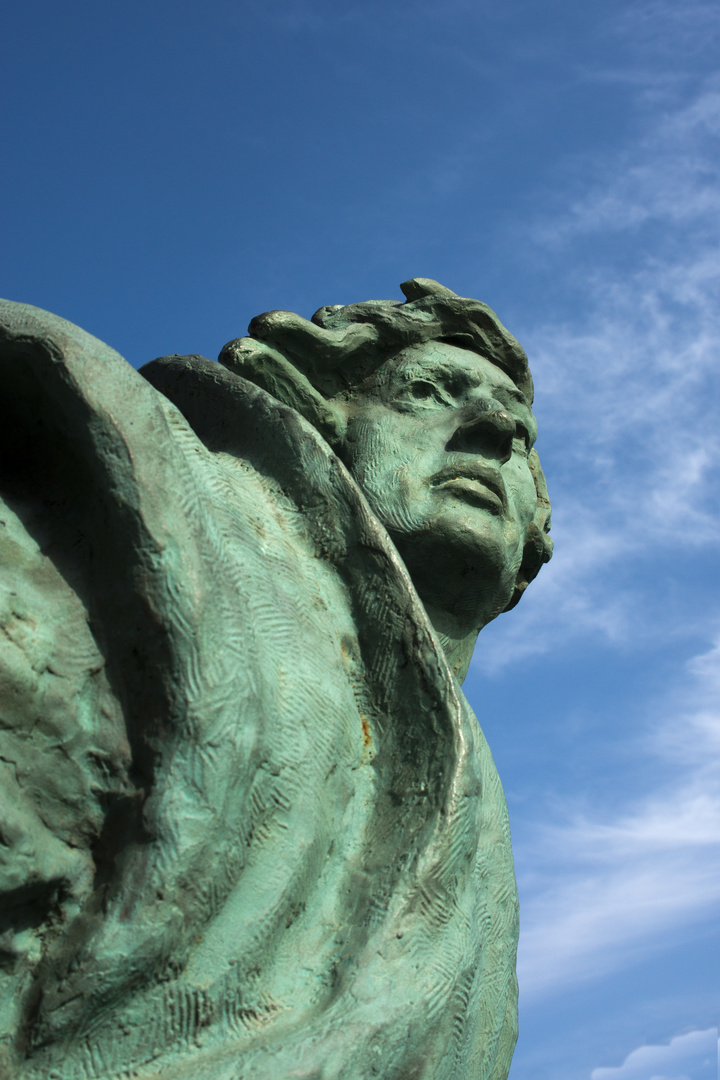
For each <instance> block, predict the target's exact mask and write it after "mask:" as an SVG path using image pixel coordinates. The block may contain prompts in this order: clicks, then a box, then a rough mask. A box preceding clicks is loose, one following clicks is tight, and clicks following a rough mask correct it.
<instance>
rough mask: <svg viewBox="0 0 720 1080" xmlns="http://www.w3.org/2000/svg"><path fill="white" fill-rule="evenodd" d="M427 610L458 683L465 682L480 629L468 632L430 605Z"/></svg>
mask: <svg viewBox="0 0 720 1080" xmlns="http://www.w3.org/2000/svg"><path fill="white" fill-rule="evenodd" d="M425 610H426V611H427V614H428V618H429V619H430V622H431V623H432V625H433V629H434V630H435V633H436V634H437V636H438V638H439V640H440V644H441V645H442V648H443V652H444V653H445V659H446V660H447V662H448V664H449V666H450V670H451V671H452V673H453V675H454V676H455V677H456V679H457V680H458V682H460V683H462V682H464V681H465V676H466V675H467V673H468V668H469V667H470V661H471V660H472V656H473V652H474V651H475V643H476V642H477V637H478V634H479V633H480V628H479V627H474V628H473V629H472V630H469V631H468V630H467V629H466V628H463V627H461V626H458V625H457V624H456V623H455V620H453V619H451V618H449V617H448V615H447V613H446V612H442V611H437V610H433V609H432V608H430V607H429V606H428V605H425Z"/></svg>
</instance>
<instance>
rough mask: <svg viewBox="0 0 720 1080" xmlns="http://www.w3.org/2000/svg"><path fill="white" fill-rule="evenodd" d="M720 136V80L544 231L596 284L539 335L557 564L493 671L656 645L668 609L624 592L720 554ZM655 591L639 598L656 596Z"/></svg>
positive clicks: (532, 335)
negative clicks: (699, 557) (594, 640)
mask: <svg viewBox="0 0 720 1080" xmlns="http://www.w3.org/2000/svg"><path fill="white" fill-rule="evenodd" d="M718 136H720V82H718V81H717V80H715V81H711V82H709V83H706V84H705V86H704V87H703V88H702V89H701V90H700V91H699V92H698V93H697V94H696V95H695V97H694V98H693V99H692V100H688V101H686V102H684V103H683V104H682V105H680V106H678V105H676V106H675V107H674V108H672V109H670V110H664V111H661V112H660V113H659V114H657V115H656V116H655V119H654V121H653V124H652V125H651V129H650V130H648V132H647V134H646V136H645V138H644V139H643V140H641V141H640V142H639V143H638V144H637V145H636V146H635V147H634V148H633V149H632V151H626V152H624V153H623V155H622V156H620V157H618V158H617V159H616V160H615V161H614V162H612V163H610V165H609V166H607V172H606V176H605V180H604V181H603V182H602V183H601V182H597V183H596V184H595V185H594V186H593V187H592V189H591V190H590V191H589V192H588V193H586V194H585V195H584V196H583V197H582V198H578V199H577V200H576V201H575V204H574V206H573V207H572V209H571V210H570V211H569V212H567V213H565V214H563V215H560V216H557V217H556V218H555V219H553V221H552V222H549V221H545V222H544V223H543V226H542V228H541V229H539V231H538V233H537V239H538V241H539V242H541V243H546V242H547V239H548V237H549V236H552V239H553V241H554V242H556V243H557V244H558V245H560V248H559V253H558V272H561V269H560V268H561V267H562V264H563V262H565V263H567V264H568V265H569V266H571V267H575V269H574V270H573V273H574V274H575V275H576V276H579V277H582V279H583V282H584V284H583V287H582V289H580V288H579V286H575V294H576V296H577V303H576V311H577V314H574V315H573V316H572V317H571V318H566V319H565V321H564V322H563V323H562V324H558V323H557V322H554V323H553V322H548V323H547V324H546V325H544V326H535V327H530V328H529V332H525V333H524V334H523V343H524V344H525V345H526V348H527V349H528V353H529V354H530V357H531V363H532V366H533V371H534V373H535V376H536V383H537V385H538V387H539V400H538V405H537V408H538V412H539V415H540V420H541V435H540V441H539V450H540V454H541V458H542V459H543V462H544V464H545V468H546V472H547V474H548V481H549V486H550V495H551V499H552V500H553V505H554V511H553V533H554V536H555V538H556V558H555V560H554V562H553V563H552V564H551V566H550V567H549V568H548V569H546V570H544V571H543V575H541V578H540V579H539V581H538V582H537V583H535V584H534V585H533V586H532V599H531V600H530V599H529V598H528V600H527V601H523V603H524V604H525V605H526V607H525V613H524V618H523V619H522V620H518V619H517V617H514V622H513V625H512V626H510V625H502V624H500V625H498V627H497V628H495V627H494V628H493V631H492V633H491V634H488V635H486V639H487V640H486V641H484V642H483V649H482V650H480V652H479V656H478V661H477V663H478V666H482V668H484V669H485V670H486V671H490V670H495V669H497V668H498V667H501V666H503V665H504V664H505V663H507V661H508V658H509V657H511V656H512V657H517V656H519V655H525V654H527V653H528V652H530V653H532V652H537V651H541V650H543V649H545V650H548V649H556V648H557V647H558V645H559V644H560V643H561V642H562V641H563V640H565V639H566V638H567V637H568V636H572V637H573V638H575V639H577V637H578V635H582V634H590V635H597V634H600V635H602V636H604V637H605V638H606V639H607V640H615V641H627V640H628V638H629V637H632V639H633V640H634V641H636V642H639V641H642V639H643V638H644V637H645V635H650V636H652V634H653V633H657V632H659V631H660V629H661V627H660V624H658V623H657V621H656V614H657V613H656V611H654V610H653V609H652V606H651V605H647V604H646V605H645V608H643V604H641V603H638V595H637V593H636V592H632V591H630V592H629V591H628V590H627V588H626V587H625V585H623V587H622V589H620V588H618V589H612V587H610V588H609V589H608V586H607V582H608V580H610V581H612V576H613V574H615V575H618V574H620V573H621V572H622V570H623V568H624V569H625V570H627V568H628V567H629V566H630V565H631V564H632V560H633V559H634V560H644V562H645V568H646V570H649V569H650V568H651V566H652V564H653V560H655V559H656V558H657V557H658V556H661V555H662V554H663V552H665V553H670V552H672V551H680V550H682V551H684V552H687V551H688V550H692V549H695V550H698V549H699V548H702V547H707V546H717V545H718V542H720V464H719V463H720V430H719V429H718V425H717V419H716V418H717V414H718V410H719V409H720V305H719V304H718V302H717V297H718V295H720V183H718V181H719V180H720V168H719V167H718V165H717V162H718V161H720V157H719V156H718V154H717V150H718V149H719V147H718V145H717V144H718V141H719V140H718ZM649 224H652V229H651V230H650V232H648V233H647V235H643V238H642V242H639V241H638V240H637V234H638V230H639V229H641V228H642V227H643V226H646V225H647V226H648V227H649ZM611 235H616V236H617V237H618V246H617V248H613V250H612V251H611V252H610V253H608V251H607V241H608V237H609V236H611ZM588 244H590V249H589V252H588ZM593 245H594V246H593ZM603 245H605V246H603ZM588 265H590V266H592V269H591V270H588V269H587V267H588ZM566 272H567V271H566ZM642 577H643V575H638V584H637V588H638V589H641V590H642V589H644V590H645V591H646V593H648V595H649V594H650V593H651V592H653V591H656V586H655V582H654V581H651V575H650V574H648V573H646V574H645V576H644V582H643V581H641V580H640V578H642ZM600 582H602V584H600ZM662 632H663V633H677V625H675V626H670V625H669V623H668V625H666V626H665V627H664V628H662Z"/></svg>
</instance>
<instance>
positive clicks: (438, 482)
mask: <svg viewBox="0 0 720 1080" xmlns="http://www.w3.org/2000/svg"><path fill="white" fill-rule="evenodd" d="M430 485H431V487H433V488H435V489H436V490H438V491H449V492H450V493H451V494H452V495H455V496H456V497H457V498H458V499H462V500H463V501H464V502H469V503H472V504H473V505H474V506H482V507H483V508H484V509H487V510H490V511H491V512H492V513H493V514H503V513H504V512H505V510H506V509H507V493H506V491H505V484H504V482H503V478H502V476H501V475H500V473H499V472H498V471H497V470H496V469H493V468H492V467H491V466H489V465H483V464H481V463H480V462H479V461H466V462H462V463H459V464H457V465H449V466H447V467H446V468H445V469H442V470H441V471H440V472H439V473H435V475H434V476H432V477H431V478H430Z"/></svg>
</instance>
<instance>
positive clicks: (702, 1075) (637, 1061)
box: [591, 1028, 718, 1080]
mask: <svg viewBox="0 0 720 1080" xmlns="http://www.w3.org/2000/svg"><path fill="white" fill-rule="evenodd" d="M717 1063H718V1029H717V1028H707V1029H706V1030H705V1031H689V1032H687V1034H685V1035H676V1036H675V1038H674V1039H671V1040H670V1042H669V1043H668V1044H665V1045H661V1046H639V1047H638V1048H637V1049H636V1050H633V1051H632V1053H631V1054H628V1056H627V1057H626V1058H625V1061H624V1062H623V1064H622V1065H620V1066H618V1068H615V1069H612V1068H611V1069H607V1068H601V1069H593V1071H592V1076H591V1080H712V1078H714V1077H715V1076H716V1075H717V1073H716V1069H717Z"/></svg>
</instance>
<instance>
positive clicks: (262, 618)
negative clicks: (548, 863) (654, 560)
mask: <svg viewBox="0 0 720 1080" xmlns="http://www.w3.org/2000/svg"><path fill="white" fill-rule="evenodd" d="M403 291H404V292H405V295H406V302H405V303H396V302H391V301H383V302H371V303H365V304H355V305H350V306H347V307H339V306H336V307H327V308H321V309H320V311H319V312H317V313H316V315H315V316H314V317H313V320H312V321H311V322H309V321H306V320H304V319H301V318H300V317H299V316H296V315H292V314H291V313H288V312H270V313H268V314H266V315H263V316H259V317H258V318H257V319H254V320H253V322H252V323H251V325H250V336H249V337H246V338H241V339H238V340H236V341H233V342H230V343H229V344H228V345H227V346H225V348H224V349H223V351H222V353H221V355H220V360H221V363H220V364H216V363H213V362H211V361H209V360H206V359H204V358H202V357H197V356H189V357H181V356H174V357H165V358H163V359H161V360H156V361H153V363H151V364H149V365H147V366H146V367H145V368H144V369H143V370H142V371H141V372H140V373H138V372H136V371H134V370H133V369H132V368H130V366H129V365H128V364H127V363H126V362H125V361H124V360H123V359H122V357H120V356H119V355H118V354H117V353H115V352H114V351H113V350H111V349H110V348H108V347H107V346H106V345H104V344H103V343H102V342H100V341H98V340H97V339H95V338H93V337H91V336H90V335H88V334H86V333H84V332H83V331H82V330H80V329H78V328H77V327H75V326H73V325H71V324H70V323H67V322H65V321H64V320H62V319H59V318H57V317H56V316H53V315H49V314H47V313H46V312H43V311H40V310H38V309H36V308H32V307H28V306H26V305H21V304H13V303H8V302H1V303H0V366H1V367H2V385H3V388H4V393H3V398H2V403H1V404H0V466H1V467H0V495H1V496H2V501H0V630H1V631H2V632H1V633H0V776H1V777H2V785H1V788H0V921H1V925H0V934H1V936H0V1076H3V1077H19V1078H22V1080H40V1078H42V1080H52V1078H57V1080H89V1078H117V1080H119V1078H120V1077H126V1076H127V1077H129V1076H133V1077H139V1078H147V1080H149V1078H154V1080H161V1078H162V1080H170V1078H177V1080H191V1078H192V1080H195V1078H197V1080H200V1078H211V1080H240V1078H243V1080H245V1078H248V1080H250V1078H252V1080H284V1078H289V1077H294V1078H308V1080H309V1078H313V1080H315V1078H317V1080H319V1078H321V1077H322V1078H324V1080H331V1078H340V1077H343V1078H345V1077H347V1078H350V1077H352V1078H353V1080H363V1078H367V1080H370V1078H377V1077H381V1078H384V1080H390V1078H393V1080H411V1078H421V1077H422V1078H427V1080H464V1078H467V1080H471V1078H472V1080H505V1078H506V1077H507V1073H508V1070H509V1066H510V1058H511V1055H512V1050H513V1047H514V1043H515V1037H516V981H515V949H516V943H517V900H516V892H515V880H514V874H513V867H512V856H511V850H510V839H509V830H508V823H507V811H506V807H505V800H504V797H503V793H502V788H501V786H500V782H499V779H498V777H497V773H496V770H495V767H494V765H493V762H492V758H491V755H490V752H489V750H488V747H487V744H486V743H485V740H484V738H483V736H482V732H481V730H480V727H479V726H478V723H477V721H476V719H475V717H474V715H473V713H472V711H471V710H470V708H469V706H468V704H467V702H466V700H465V698H464V696H463V694H462V691H461V688H460V683H461V681H462V679H463V678H464V675H465V673H466V671H467V667H468V664H469V662H470V658H471V655H472V651H473V648H474V646H475V641H476V638H477V634H478V632H479V630H480V629H481V628H482V627H483V626H484V625H485V624H486V623H487V622H489V621H490V620H491V619H492V618H494V617H495V616H496V615H498V614H499V613H500V612H502V611H505V610H507V609H508V608H510V607H512V606H513V605H514V604H515V603H516V602H517V600H518V599H519V597H520V595H521V593H522V591H523V589H524V588H525V586H526V585H527V584H528V582H529V581H530V580H532V578H533V577H534V576H535V574H536V573H537V571H538V570H539V568H540V566H541V565H542V563H543V562H544V561H546V560H547V558H549V555H550V542H549V540H548V538H547V530H548V528H549V504H548V502H547V493H546V491H545V487H544V481H543V478H542V472H541V470H540V466H539V462H538V460H537V456H536V454H535V452H534V450H532V449H531V446H532V441H533V439H534V434H535V424H534V420H533V417H532V412H531V404H532V383H531V380H530V375H529V371H528V368H527V360H526V358H525V354H524V353H523V351H522V349H521V348H520V346H519V345H518V344H517V342H516V341H515V340H514V339H513V338H512V337H511V336H510V335H509V334H508V332H507V331H506V330H505V329H504V327H502V325H501V324H500V323H499V322H498V320H497V318H496V317H495V316H494V314H493V313H492V312H491V311H490V309H489V308H487V307H486V306H485V305H483V304H481V303H479V302H477V301H472V300H467V299H464V298H461V297H457V296H456V295H455V294H454V293H451V292H450V291H449V290H447V289H444V288H443V287H442V286H440V285H438V284H437V283H436V282H431V281H428V280H426V279H415V280H413V281H411V282H406V283H405V285H404V286H403ZM480 720H481V721H482V717H480Z"/></svg>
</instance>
